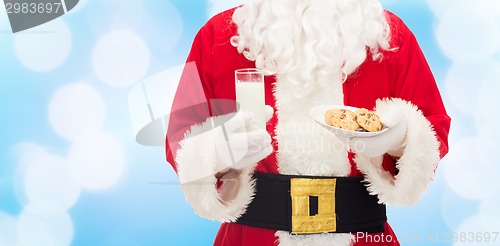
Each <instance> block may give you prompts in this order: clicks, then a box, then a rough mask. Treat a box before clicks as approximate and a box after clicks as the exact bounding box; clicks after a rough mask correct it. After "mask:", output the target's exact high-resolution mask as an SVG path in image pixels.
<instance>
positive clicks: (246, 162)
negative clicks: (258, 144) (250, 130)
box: [233, 145, 273, 169]
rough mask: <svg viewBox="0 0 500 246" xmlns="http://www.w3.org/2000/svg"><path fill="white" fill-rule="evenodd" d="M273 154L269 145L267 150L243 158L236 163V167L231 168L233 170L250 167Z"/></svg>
mask: <svg viewBox="0 0 500 246" xmlns="http://www.w3.org/2000/svg"><path fill="white" fill-rule="evenodd" d="M272 152H273V147H272V146H271V145H269V146H268V147H267V148H265V149H262V150H261V151H259V152H257V153H254V154H251V155H248V156H245V157H244V158H243V159H241V160H240V161H238V162H237V164H236V165H234V167H233V168H235V169H242V168H245V167H248V166H250V165H254V164H256V163H258V162H259V161H261V160H262V159H264V158H266V157H267V156H269V155H270V154H271V153H272Z"/></svg>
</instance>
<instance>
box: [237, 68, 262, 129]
mask: <svg viewBox="0 0 500 246" xmlns="http://www.w3.org/2000/svg"><path fill="white" fill-rule="evenodd" d="M235 81H236V102H238V103H239V106H240V108H239V110H243V111H249V112H252V113H253V115H254V119H253V120H254V122H255V125H256V126H257V127H259V128H261V129H264V130H265V129H266V116H265V111H264V106H265V97H264V72H263V71H262V70H259V69H256V68H244V69H238V70H236V71H235Z"/></svg>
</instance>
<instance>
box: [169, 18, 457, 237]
mask: <svg viewBox="0 0 500 246" xmlns="http://www.w3.org/2000/svg"><path fill="white" fill-rule="evenodd" d="M232 13H233V10H230V11H226V12H223V13H221V14H219V15H217V16H215V17H214V18H212V19H211V20H210V21H209V22H208V23H207V24H206V25H205V26H204V27H203V28H202V29H201V30H200V31H199V33H198V34H197V35H196V37H195V40H194V42H193V46H192V50H191V53H190V54H189V57H188V59H187V61H188V62H192V61H194V62H196V67H197V69H198V71H199V74H200V79H201V81H197V80H196V79H193V77H192V76H193V75H192V74H186V73H185V74H184V75H183V78H182V79H181V84H180V85H179V88H178V91H177V94H176V96H175V100H174V106H173V111H175V109H179V107H178V105H189V104H190V102H193V101H194V102H200V101H206V102H208V99H214V98H216V99H231V100H235V85H234V70H236V69H239V68H249V67H255V65H254V63H253V62H251V61H248V60H247V59H245V58H244V57H243V56H242V55H240V54H238V53H237V50H236V48H234V47H233V46H232V45H231V44H230V42H229V39H230V38H231V37H232V36H234V35H235V33H236V26H235V25H234V24H233V23H232V20H231V16H232ZM387 17H388V20H389V24H390V26H391V31H392V46H393V47H399V50H398V51H396V52H391V51H386V52H384V53H383V55H384V59H383V61H382V62H375V61H372V60H371V59H369V58H368V59H367V61H366V62H365V63H364V64H362V65H361V67H360V68H359V69H358V71H357V72H356V73H355V74H354V75H352V76H350V77H349V79H348V80H347V81H346V82H345V83H344V102H345V104H346V105H350V106H355V107H364V108H373V107H374V106H375V101H376V100H377V99H379V98H385V97H399V98H402V99H405V100H407V101H411V102H412V103H413V104H415V105H416V106H418V108H419V109H420V110H422V112H423V114H424V115H425V117H426V118H427V119H428V120H429V121H430V122H431V124H432V125H433V127H434V129H435V131H436V135H437V139H438V140H439V141H440V144H441V145H440V154H441V156H444V155H445V154H446V153H447V151H448V142H447V139H448V130H449V127H450V118H449V117H448V116H447V114H446V111H445V109H444V106H443V103H442V100H441V96H440V94H439V91H438V88H437V85H436V83H435V80H434V78H433V76H432V73H431V71H430V69H429V66H428V64H427V62H426V60H425V58H424V56H423V54H422V52H421V50H420V48H419V46H418V44H417V42H416V39H415V37H414V36H413V34H412V33H411V32H410V31H409V30H408V28H407V27H406V26H405V25H404V23H403V22H402V21H401V20H400V19H399V18H398V17H396V16H395V15H393V14H392V13H390V12H387ZM274 82H275V78H273V77H266V81H265V89H266V98H265V100H266V104H267V105H270V106H272V107H274V106H275V98H274V96H273V83H274ZM200 90H202V91H203V92H204V95H200V93H192V91H200ZM200 97H205V98H200ZM191 104H192V103H191ZM207 105H210V103H208V104H207ZM207 105H205V108H206V107H207ZM176 106H177V108H176ZM181 108H182V107H181ZM186 113H191V114H197V115H198V116H199V117H197V118H196V119H193V118H192V117H191V116H190V117H191V118H189V120H186V119H185V118H183V117H182V116H183V115H184V114H175V113H173V114H172V116H171V117H170V126H172V124H175V125H174V126H173V127H170V126H169V132H168V133H167V144H166V153H167V161H168V162H169V163H171V164H172V166H173V167H174V169H175V168H176V165H175V162H174V158H173V156H174V154H173V153H175V151H176V149H177V148H178V144H177V141H178V140H180V139H182V136H183V135H184V132H185V131H186V129H188V128H189V126H191V125H192V124H194V123H200V122H202V121H203V120H204V119H206V118H208V117H209V116H211V115H213V114H214V110H213V109H210V110H206V109H204V108H203V107H201V108H197V107H194V108H192V109H188V110H187V112H186ZM276 123H277V118H276V114H275V115H274V118H272V119H271V120H270V122H269V123H268V125H267V130H268V132H269V134H271V136H272V137H273V144H274V149H277V148H278V146H277V143H276V140H274V136H275V133H274V127H275V125H276ZM353 156H354V155H353V154H349V157H350V158H351V165H353V168H352V169H351V175H352V176H358V175H361V174H360V172H359V171H358V170H357V169H356V167H355V164H354V162H353V161H352V158H353ZM383 166H384V168H385V169H386V170H388V171H390V172H391V173H394V161H393V160H392V159H391V158H384V163H383ZM257 171H258V172H272V173H278V171H277V164H276V155H275V153H273V154H271V155H270V156H269V157H267V158H266V159H264V160H262V161H261V162H260V163H259V165H258V166H257ZM386 229H387V230H386V232H385V233H384V234H385V235H391V237H393V238H396V236H395V235H394V232H393V231H392V229H391V228H390V226H389V224H386ZM274 233H275V231H272V230H265V229H260V228H253V227H248V226H243V225H238V224H232V223H229V224H226V223H225V224H222V225H221V228H220V230H219V233H218V234H217V237H216V239H215V243H214V244H215V245H249V246H250V245H274V244H275V243H276V240H277V238H276V237H275V236H274ZM355 245H357V246H364V245H375V243H369V242H366V241H363V239H359V241H358V242H357V243H355ZM376 245H399V243H397V242H395V241H393V242H386V243H376Z"/></svg>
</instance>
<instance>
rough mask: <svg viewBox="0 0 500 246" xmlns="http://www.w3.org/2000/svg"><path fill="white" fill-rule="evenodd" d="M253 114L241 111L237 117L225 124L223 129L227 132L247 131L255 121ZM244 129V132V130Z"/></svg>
mask: <svg viewBox="0 0 500 246" xmlns="http://www.w3.org/2000/svg"><path fill="white" fill-rule="evenodd" d="M253 116H254V115H253V113H252V112H248V111H239V112H238V113H236V115H235V116H234V117H233V118H231V119H229V120H228V121H227V122H225V123H224V124H223V125H222V127H223V128H224V129H225V131H226V132H237V131H245V130H246V129H249V127H248V126H249V125H250V124H251V121H252V119H253ZM242 129H243V130H242Z"/></svg>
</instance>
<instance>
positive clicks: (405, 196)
mask: <svg viewBox="0 0 500 246" xmlns="http://www.w3.org/2000/svg"><path fill="white" fill-rule="evenodd" d="M377 112H380V114H384V115H391V114H392V115H393V114H398V113H403V114H404V115H405V120H406V123H407V132H406V141H405V143H404V144H403V146H404V148H403V149H402V151H401V153H402V154H401V157H400V158H399V160H398V162H397V163H396V167H397V168H398V169H399V173H398V175H396V176H395V177H393V176H392V175H391V174H390V173H388V172H387V171H385V170H383V168H382V157H378V158H369V157H366V156H363V155H357V156H356V159H355V161H356V163H357V166H358V169H359V170H360V171H361V172H362V173H363V174H364V175H365V179H366V181H367V182H368V185H367V187H368V191H369V192H370V193H371V194H376V195H377V196H378V198H379V200H380V202H381V203H384V204H387V205H398V206H410V205H414V204H416V203H418V201H419V200H420V197H421V195H422V194H424V193H425V192H426V189H427V185H428V184H429V182H431V180H432V178H433V176H434V171H435V168H436V165H437V164H438V162H439V159H440V157H439V142H438V140H437V138H436V136H435V132H434V130H433V128H432V126H431V124H430V122H429V121H428V120H427V119H426V118H425V117H424V116H423V115H422V112H421V111H420V110H419V109H418V108H417V107H416V106H414V105H412V104H411V103H409V102H407V101H404V100H402V99H392V100H378V101H377Z"/></svg>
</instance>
